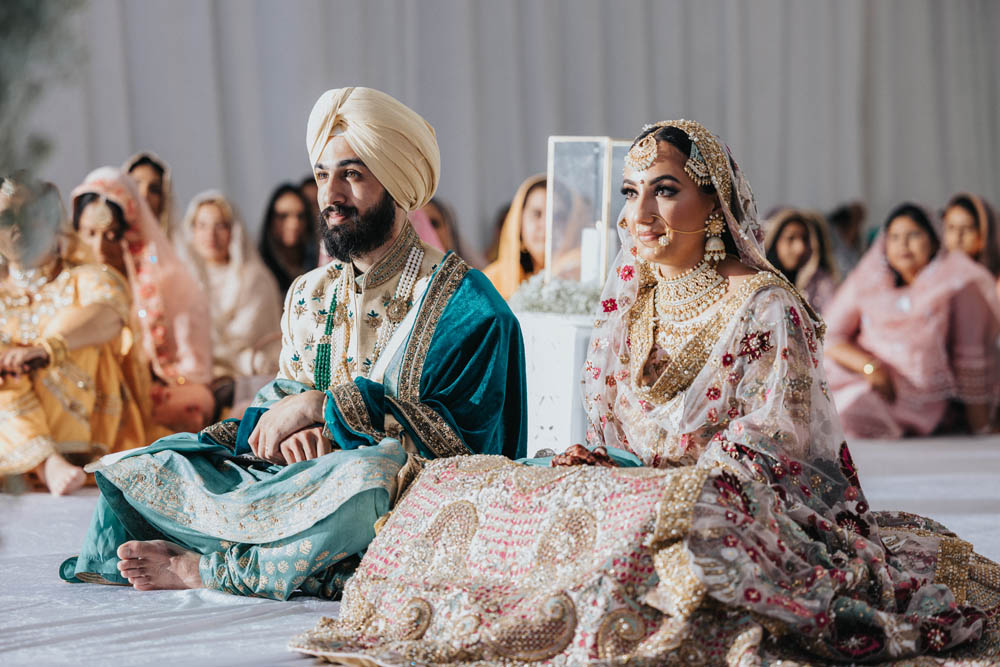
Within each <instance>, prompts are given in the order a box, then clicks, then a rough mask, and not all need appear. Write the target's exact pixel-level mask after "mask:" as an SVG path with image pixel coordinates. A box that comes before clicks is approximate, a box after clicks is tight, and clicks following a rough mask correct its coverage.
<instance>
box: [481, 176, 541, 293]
mask: <svg viewBox="0 0 1000 667" xmlns="http://www.w3.org/2000/svg"><path fill="white" fill-rule="evenodd" d="M545 187H546V186H545V174H538V175H536V176H532V177H531V178H529V179H528V180H526V181H524V182H523V183H521V187H519V188H518V189H517V193H516V194H515V195H514V199H513V200H512V201H511V204H510V208H509V209H508V210H507V217H506V218H505V219H504V223H503V228H502V230H501V232H500V243H499V245H498V246H497V259H496V261H495V262H493V263H492V264H490V265H489V266H487V267H486V268H485V269H483V273H485V274H486V277H487V278H489V279H490V281H491V282H492V283H493V286H494V287H496V288H497V291H498V292H500V295H501V296H502V297H503V298H504V299H509V298H510V297H512V296H514V292H516V291H517V288H518V287H520V286H521V283H523V282H524V281H525V280H527V279H528V278H530V277H531V276H533V275H535V274H536V273H538V272H539V271H541V270H542V269H543V268H545V206H546V204H545Z"/></svg>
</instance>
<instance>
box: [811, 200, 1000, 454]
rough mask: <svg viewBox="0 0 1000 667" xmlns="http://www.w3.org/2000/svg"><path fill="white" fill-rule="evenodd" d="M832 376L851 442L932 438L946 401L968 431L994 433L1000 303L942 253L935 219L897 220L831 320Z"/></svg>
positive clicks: (914, 209) (985, 278) (917, 214)
mask: <svg viewBox="0 0 1000 667" xmlns="http://www.w3.org/2000/svg"><path fill="white" fill-rule="evenodd" d="M826 321H827V325H828V327H829V329H828V333H827V340H828V345H827V354H826V356H827V363H826V366H827V371H828V374H829V380H830V388H831V389H832V390H833V396H834V400H835V401H836V403H837V408H838V410H839V411H840V416H841V418H842V419H843V422H844V430H845V431H846V432H847V433H848V434H850V435H852V436H854V437H867V438H899V437H902V436H904V435H928V434H930V433H933V432H934V431H935V429H937V428H938V427H939V426H941V425H942V422H943V421H944V420H945V417H946V413H947V410H948V406H949V400H954V401H957V402H959V403H960V404H961V406H962V412H963V415H962V417H964V421H965V422H966V426H967V428H968V430H970V431H972V432H973V433H981V432H984V431H987V430H989V428H990V425H991V424H990V419H991V416H992V415H993V411H994V409H995V407H996V405H997V398H998V396H997V393H998V389H1000V369H998V359H997V347H996V340H997V334H998V332H1000V304H998V303H997V296H996V291H995V288H994V281H993V278H992V276H991V275H990V274H989V272H988V271H986V269H984V268H983V267H982V266H980V265H978V264H976V263H975V262H973V261H972V260H970V259H969V258H968V257H967V256H965V255H964V254H963V253H959V252H949V251H948V250H947V249H945V248H941V247H940V241H939V238H938V234H937V231H936V230H935V228H934V226H933V224H932V222H931V214H930V213H929V212H928V211H926V210H925V209H923V208H921V207H918V206H916V205H914V204H910V203H907V204H902V205H900V206H898V207H897V208H896V209H895V210H893V211H892V213H890V215H889V217H888V219H887V221H886V224H885V226H884V228H883V232H882V234H881V235H880V236H879V237H878V238H877V239H876V241H875V243H874V244H873V245H872V247H871V248H870V249H869V250H868V252H867V253H866V254H865V256H864V258H862V260H861V262H860V263H859V264H858V266H857V268H856V269H855V270H854V271H853V272H852V273H851V275H850V276H849V277H848V278H847V280H846V281H844V284H843V285H842V286H841V287H840V289H839V290H838V292H837V295H836V298H835V299H834V301H833V303H832V304H831V305H830V307H829V309H828V311H827V313H826Z"/></svg>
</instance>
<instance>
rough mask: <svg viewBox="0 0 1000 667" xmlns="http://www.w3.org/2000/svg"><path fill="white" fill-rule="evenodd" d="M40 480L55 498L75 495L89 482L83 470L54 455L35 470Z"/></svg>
mask: <svg viewBox="0 0 1000 667" xmlns="http://www.w3.org/2000/svg"><path fill="white" fill-rule="evenodd" d="M35 472H36V474H37V475H38V478H39V479H40V480H42V483H43V484H45V486H46V487H47V488H48V490H49V493H51V494H52V495H53V496H65V495H69V494H70V493H73V492H74V491H76V490H77V489H79V488H80V487H82V486H83V483H84V482H86V481H87V473H85V472H83V468H81V467H80V466H75V465H73V464H72V463H70V462H69V461H67V460H66V459H64V458H63V457H62V456H60V455H59V454H53V455H52V456H50V457H49V458H47V459H45V462H44V463H43V464H42V465H40V466H38V468H36V470H35Z"/></svg>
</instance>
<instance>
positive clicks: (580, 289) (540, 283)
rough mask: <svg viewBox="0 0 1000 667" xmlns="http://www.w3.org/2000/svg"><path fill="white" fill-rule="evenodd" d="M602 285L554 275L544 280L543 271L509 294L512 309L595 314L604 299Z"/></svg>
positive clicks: (565, 313)
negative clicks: (554, 276)
mask: <svg viewBox="0 0 1000 667" xmlns="http://www.w3.org/2000/svg"><path fill="white" fill-rule="evenodd" d="M602 287H603V286H602V285H599V284H596V283H581V282H579V281H577V280H564V279H561V278H553V279H552V280H551V281H549V283H548V284H545V281H544V277H543V275H542V274H541V273H539V274H537V275H534V276H532V277H531V278H529V279H528V280H526V281H525V282H523V283H521V287H520V288H519V289H518V290H517V292H515V293H514V296H512V297H511V298H510V302H509V303H510V307H511V310H514V311H520V312H535V313H558V314H562V315H592V314H593V313H594V311H595V310H596V309H597V304H598V302H599V301H600V300H601V290H602Z"/></svg>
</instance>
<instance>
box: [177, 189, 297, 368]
mask: <svg viewBox="0 0 1000 667" xmlns="http://www.w3.org/2000/svg"><path fill="white" fill-rule="evenodd" d="M180 236H181V237H182V239H183V241H182V242H183V243H184V246H185V255H186V256H187V257H188V258H189V261H190V264H191V269H192V273H194V275H195V276H196V277H197V278H198V279H199V281H200V282H201V285H202V287H203V288H204V292H205V295H206V297H207V299H208V302H209V307H210V308H211V311H212V357H213V361H212V372H213V374H214V375H215V376H216V377H218V376H224V375H270V378H269V379H271V378H274V375H275V373H277V371H278V353H279V352H280V350H281V331H280V326H279V325H280V321H281V302H280V301H279V299H278V283H277V281H276V280H275V279H274V276H273V275H271V272H270V271H268V270H267V267H266V266H264V262H262V261H261V259H260V257H259V256H258V255H257V250H256V249H255V248H254V247H253V245H252V244H251V243H250V239H249V236H248V235H247V233H246V228H245V227H244V226H243V222H242V221H241V220H239V218H238V217H237V216H236V214H235V213H234V212H233V207H232V205H231V204H230V203H229V201H228V200H227V199H226V198H225V197H224V196H223V195H222V193H221V192H218V191H214V190H208V191H205V192H202V193H201V194H199V195H196V196H195V198H194V199H192V200H191V203H190V204H189V205H188V208H187V213H186V214H185V215H184V221H183V223H182V224H181V234H180Z"/></svg>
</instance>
